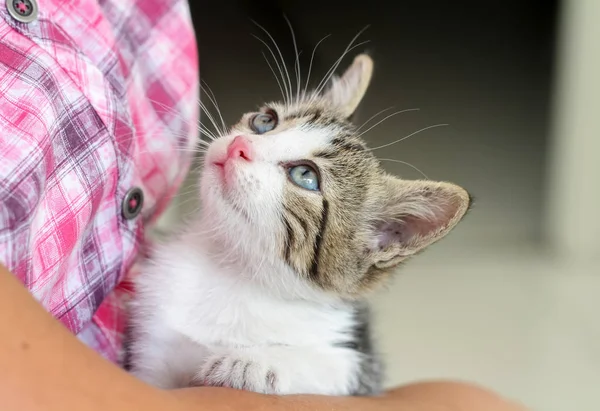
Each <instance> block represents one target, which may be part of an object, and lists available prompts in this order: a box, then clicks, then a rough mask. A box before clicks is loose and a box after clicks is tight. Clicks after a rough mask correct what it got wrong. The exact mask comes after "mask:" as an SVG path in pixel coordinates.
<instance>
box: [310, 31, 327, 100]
mask: <svg viewBox="0 0 600 411" xmlns="http://www.w3.org/2000/svg"><path fill="white" fill-rule="evenodd" d="M329 36H331V34H328V35H326V36H325V37H323V38H322V39H321V40H319V42H318V43H317V45H316V46H315V48H314V49H313V51H312V54H311V56H310V64H309V65H308V76H307V77H306V85H305V86H304V92H303V95H304V96H306V91H307V90H308V86H309V83H310V73H311V71H312V65H313V61H314V59H315V53H316V52H317V48H318V47H319V45H320V44H321V43H322V42H324V41H325V40H326V39H327V38H328V37H329Z"/></svg>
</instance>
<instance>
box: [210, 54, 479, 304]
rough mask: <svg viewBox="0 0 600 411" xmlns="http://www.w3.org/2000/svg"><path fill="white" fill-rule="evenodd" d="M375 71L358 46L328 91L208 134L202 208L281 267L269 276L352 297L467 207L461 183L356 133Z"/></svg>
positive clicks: (236, 243) (251, 251) (252, 256)
mask: <svg viewBox="0 0 600 411" xmlns="http://www.w3.org/2000/svg"><path fill="white" fill-rule="evenodd" d="M372 71H373V62H372V60H371V58H370V57H368V56H366V55H360V56H358V57H356V59H355V60H354V62H353V64H352V65H351V66H350V68H348V69H347V71H346V72H345V73H344V74H343V76H342V77H341V78H334V80H333V82H332V84H331V87H329V89H328V90H327V91H325V92H324V93H321V94H319V95H317V94H312V95H310V96H308V97H304V98H303V99H301V101H299V102H296V103H293V104H288V105H284V104H281V103H272V104H267V105H265V106H264V107H262V108H261V109H260V110H259V111H258V112H254V113H248V114H245V115H244V116H243V117H242V119H241V120H240V122H239V123H238V124H236V125H235V126H234V127H233V128H232V129H231V131H230V132H229V133H228V135H225V136H222V137H220V138H219V139H217V140H216V141H215V142H213V143H212V144H211V145H210V147H209V149H208V152H207V155H206V159H205V166H204V172H203V177H202V184H201V187H202V201H203V205H204V213H205V216H207V218H209V219H210V221H211V222H212V224H214V225H215V228H214V229H216V230H217V231H219V234H220V236H221V237H220V238H221V239H225V240H226V241H225V243H226V244H227V247H229V248H230V249H232V250H231V252H233V253H241V254H242V255H245V257H247V258H248V259H249V260H252V261H257V260H260V261H262V262H268V263H270V266H274V265H275V266H277V265H278V264H279V267H283V268H284V269H283V270H281V271H283V272H278V273H277V274H273V273H270V274H268V275H270V276H273V275H279V276H283V277H285V276H287V275H289V276H293V277H294V279H293V280H292V279H291V278H287V280H289V281H291V282H296V280H297V279H301V282H302V283H304V284H310V285H311V287H312V288H315V289H318V290H324V291H328V292H333V293H335V294H337V295H342V296H344V297H353V296H359V295H362V294H363V293H365V292H367V291H368V290H370V289H372V288H374V286H376V285H378V284H380V283H382V282H383V281H384V280H385V279H386V278H387V277H388V276H389V275H390V273H391V272H392V271H393V269H394V268H396V267H397V266H398V265H399V264H400V263H401V262H402V261H403V260H405V259H406V258H408V257H410V256H412V255H414V254H416V253H418V252H419V251H421V250H422V249H423V248H425V247H427V246H428V245H430V244H432V243H434V242H435V241H437V240H439V239H441V238H442V237H444V236H445V235H446V234H448V232H449V231H450V230H451V229H452V228H453V227H454V226H455V225H456V224H457V223H458V222H459V221H460V220H461V219H462V217H463V216H464V214H465V212H466V211H467V208H468V207H469V202H470V199H469V195H468V193H467V192H466V191H465V190H464V189H462V188H460V187H458V186H456V185H454V184H450V183H444V182H432V181H407V180H402V179H400V178H397V177H394V176H392V175H389V174H387V173H385V172H384V171H383V169H382V168H381V166H380V164H379V162H378V160H377V159H376V157H375V156H374V154H373V152H372V151H370V150H369V149H368V148H367V145H366V144H365V142H364V141H363V140H362V139H361V138H360V137H359V136H358V134H359V133H358V132H357V130H356V128H355V126H354V125H353V124H352V123H351V122H350V121H349V117H351V115H352V114H353V113H354V111H355V109H356V108H357V106H358V104H359V103H360V100H361V99H362V97H363V96H364V94H365V92H366V90H367V87H368V85H369V82H370V79H371V74H372ZM217 227H219V228H217ZM261 264H262V263H261ZM254 266H255V269H256V270H257V273H256V275H257V276H258V277H260V276H261V272H260V271H261V268H260V266H257V264H254ZM263 280H264V278H263ZM271 280H273V281H276V282H278V283H279V284H281V283H285V282H286V278H277V279H273V278H272V279H271Z"/></svg>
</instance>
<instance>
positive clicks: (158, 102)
mask: <svg viewBox="0 0 600 411" xmlns="http://www.w3.org/2000/svg"><path fill="white" fill-rule="evenodd" d="M148 101H150V102H151V103H154V104H157V105H159V106H160V107H162V108H163V109H164V110H165V111H163V113H167V114H172V115H173V116H175V117H176V118H178V119H179V120H181V121H182V122H184V123H185V124H187V125H189V126H191V127H194V128H196V129H197V130H198V131H201V130H199V129H198V125H197V124H192V122H191V121H189V120H188V119H186V118H184V117H183V115H181V114H180V113H179V112H177V111H176V110H175V109H174V108H173V107H169V106H167V105H166V104H164V103H161V102H160V101H158V100H154V99H152V98H148Z"/></svg>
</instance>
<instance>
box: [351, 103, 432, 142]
mask: <svg viewBox="0 0 600 411" xmlns="http://www.w3.org/2000/svg"><path fill="white" fill-rule="evenodd" d="M419 110H420V109H418V108H407V109H406V110H400V111H395V112H393V113H392V114H389V115H387V116H385V117H384V118H382V119H381V120H379V121H378V122H377V123H375V124H373V125H372V126H371V127H369V128H368V129H366V130H365V131H363V132H362V133H360V134H359V135H358V137H361V136H362V135H363V134H366V133H368V132H369V131H371V130H373V129H374V128H375V127H377V126H378V125H380V124H381V123H383V122H384V121H386V120H387V119H389V118H391V117H394V116H396V115H398V114H402V113H406V112H408V111H419ZM370 120H371V119H369V120H367V121H366V122H365V124H366V123H367V122H369V121H370ZM363 126H364V124H363ZM361 127H362V126H361Z"/></svg>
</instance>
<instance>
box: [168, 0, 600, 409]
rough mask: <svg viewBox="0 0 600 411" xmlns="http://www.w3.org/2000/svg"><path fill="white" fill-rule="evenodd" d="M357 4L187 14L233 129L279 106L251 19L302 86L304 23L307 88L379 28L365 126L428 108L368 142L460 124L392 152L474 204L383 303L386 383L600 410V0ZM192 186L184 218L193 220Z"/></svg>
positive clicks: (198, 7) (228, 6)
mask: <svg viewBox="0 0 600 411" xmlns="http://www.w3.org/2000/svg"><path fill="white" fill-rule="evenodd" d="M356 4H358V5H359V7H358V6H352V5H351V4H350V2H342V1H328V0H321V1H315V0H303V1H293V2H292V1H275V0H273V1H266V0H263V1H260V2H259V1H254V2H253V1H233V0H221V1H219V2H199V1H190V6H191V8H192V12H193V18H194V22H195V24H196V27H197V33H198V42H199V48H200V67H201V77H202V79H203V80H204V81H205V82H206V83H207V84H208V85H209V86H210V88H211V89H212V91H213V92H214V94H215V95H216V98H217V100H218V102H219V104H220V107H221V112H222V114H223V117H224V118H225V121H226V123H228V124H232V123H234V122H236V121H237V120H238V119H239V117H240V116H241V114H242V113H244V112H247V111H251V110H253V109H254V108H256V107H257V106H258V105H260V104H261V103H263V102H264V101H268V100H276V99H279V96H280V91H279V88H278V85H277V82H276V80H275V78H274V76H273V74H272V72H271V70H270V68H269V66H268V65H267V63H266V62H265V59H264V57H263V53H264V54H265V55H267V56H269V57H270V54H269V51H268V49H267V48H266V47H265V45H264V44H262V43H261V42H260V41H259V40H257V39H256V38H255V37H254V36H258V37H260V38H261V39H262V40H263V41H265V42H267V43H269V44H271V43H270V40H269V38H268V36H267V35H266V34H265V32H263V31H262V30H261V29H260V28H258V27H257V26H256V25H254V24H253V23H252V21H251V20H252V19H253V20H255V21H256V22H257V23H259V24H260V25H262V26H263V27H264V28H265V29H266V30H267V31H268V32H269V33H270V34H271V35H272V36H273V38H274V39H275V41H276V42H277V45H278V46H279V48H280V49H281V52H282V54H283V56H284V58H285V60H286V62H287V64H288V68H289V70H292V71H291V73H292V75H294V73H293V64H294V62H295V52H294V48H293V42H292V37H291V33H290V30H289V28H288V26H287V24H286V22H285V20H284V18H283V16H284V15H286V16H287V17H288V18H289V20H290V22H291V24H292V26H293V28H294V32H295V36H296V41H297V44H298V48H299V49H300V50H301V51H302V52H301V55H300V67H301V72H302V73H303V79H304V80H306V73H307V72H308V68H309V63H310V56H311V53H312V51H313V48H314V47H315V45H316V44H317V43H318V42H319V41H320V40H321V39H323V38H324V37H325V36H327V35H330V37H328V38H327V39H326V40H324V41H323V42H322V43H321V44H320V46H319V48H318V49H317V50H316V52H315V54H314V61H313V64H312V73H311V78H312V79H313V80H314V82H313V84H316V83H318V81H319V80H320V79H321V78H322V77H323V76H324V74H325V73H326V72H327V70H328V69H329V68H330V67H331V65H332V64H334V62H335V60H336V59H337V58H338V57H339V56H340V55H341V54H342V52H343V50H344V48H345V47H346V46H347V44H348V43H349V42H350V40H351V39H352V38H353V37H354V36H355V35H356V34H357V33H358V32H359V31H360V30H361V29H363V28H365V27H366V26H367V25H370V26H369V28H368V29H367V30H366V31H365V32H364V33H363V34H362V35H361V36H360V38H359V40H358V41H359V42H360V41H363V40H368V41H369V42H368V43H367V44H365V45H363V46H361V47H359V48H357V49H356V50H355V52H351V53H350V54H349V55H348V56H347V57H346V58H345V59H344V60H343V62H342V64H341V66H340V69H339V71H341V70H343V69H344V68H345V67H346V66H347V64H349V63H350V62H351V60H352V58H353V57H354V55H355V54H357V53H359V52H361V51H367V52H369V53H370V54H371V55H372V56H373V58H374V60H375V75H374V78H373V81H372V83H371V87H370V89H369V91H368V93H367V95H366V98H365V100H363V103H362V105H361V107H360V109H359V111H358V113H357V116H356V122H357V123H359V124H362V123H364V122H365V121H367V120H369V119H370V118H372V117H373V116H375V115H377V114H378V113H379V112H381V111H382V110H385V109H388V110H387V111H385V112H383V113H381V114H379V115H377V116H376V117H374V118H373V119H371V120H370V122H369V123H368V124H367V125H365V127H364V129H367V128H369V127H371V126H372V125H375V124H376V123H378V122H379V121H380V120H383V119H384V118H385V117H386V116H387V115H389V114H391V113H393V112H394V111H398V110H405V109H412V108H419V109H420V110H419V111H411V112H407V113H403V114H399V115H396V116H393V117H390V118H388V119H387V120H385V121H383V122H382V123H380V124H378V125H377V126H376V127H373V128H372V129H371V130H370V131H369V132H368V133H367V134H366V135H365V136H366V139H367V141H368V143H369V144H370V145H371V146H372V147H377V146H380V145H383V144H387V143H391V142H393V141H395V140H398V139H400V138H402V137H405V136H408V135H410V134H412V133H414V132H416V131H418V130H421V129H423V128H424V127H428V126H432V125H436V124H442V123H447V124H449V126H447V127H439V128H432V129H428V130H425V131H423V132H420V133H417V134H414V135H413V136H411V137H410V138H407V139H406V140H404V141H402V142H399V143H396V144H393V145H390V146H389V147H386V148H383V149H380V150H378V151H377V153H378V155H379V157H381V158H382V159H385V160H383V164H384V166H385V167H386V169H388V170H389V171H390V172H392V173H394V174H398V175H400V176H402V177H404V178H407V179H414V178H423V174H424V175H426V176H427V177H428V178H430V179H435V180H449V181H453V182H455V183H457V184H460V185H462V186H463V187H465V188H467V189H468V190H469V191H470V192H471V193H472V194H473V195H474V196H475V198H476V204H475V207H474V209H473V211H472V212H471V213H470V215H469V216H468V217H467V218H466V219H465V220H464V221H463V223H461V225H459V227H458V228H457V229H456V230H455V231H454V232H453V234H452V235H450V236H449V237H448V238H447V239H446V240H444V241H442V242H440V243H439V244H437V245H435V246H433V247H432V248H431V250H430V251H428V252H426V253H425V254H423V255H422V256H419V257H418V258H415V259H414V260H413V261H412V262H411V263H410V264H408V265H406V266H405V267H403V268H402V271H401V272H399V273H398V276H397V278H396V279H395V281H394V283H393V284H392V285H391V287H390V288H389V289H387V290H384V291H382V292H380V293H378V294H377V295H376V296H374V298H373V300H374V305H375V310H376V323H377V338H378V339H379V340H380V344H381V350H382V352H383V354H384V356H385V358H386V361H387V363H388V383H389V385H396V384H401V383H405V382H409V381H414V380H416V379H431V378H458V379H463V380H468V381H473V382H477V383H480V384H483V385H486V386H488V387H491V388H493V389H496V390H498V391H500V392H501V393H503V394H505V395H507V396H510V397H512V398H514V399H517V400H520V401H522V402H523V403H524V404H526V405H528V406H530V407H531V408H532V409H535V410H538V409H539V410H567V409H577V410H578V411H584V410H598V409H600V399H599V398H597V397H598V396H597V395H596V392H595V391H596V387H597V386H598V384H600V320H597V318H596V315H595V314H596V313H599V312H600V297H598V293H599V291H600V223H599V221H600V219H599V218H598V216H597V215H596V214H595V212H597V210H598V208H599V207H600V195H599V192H600V184H599V183H598V178H599V177H600V165H598V164H600V163H598V161H597V157H598V154H600V143H599V139H600V133H599V131H600V126H599V125H598V123H597V121H596V116H597V114H600V112H599V111H598V109H599V108H600V102H599V101H598V98H599V97H598V96H600V80H599V76H598V73H600V57H599V54H600V46H598V42H597V39H600V28H599V27H600V26H599V25H598V24H597V21H598V20H599V19H600V1H598V0H571V1H555V0H545V1H531V0H505V1H503V2H481V1H454V2H449V1H446V0H439V1H433V0H428V1H415V0H413V1H398V2H394V3H392V2H384V1H375V0H372V1H369V2H360V3H356ZM253 35H254V36H253ZM271 47H273V46H272V44H271ZM271 64H273V63H271ZM204 103H205V104H207V105H208V104H209V101H208V99H204ZM204 123H205V124H208V121H207V120H206V119H205V121H204ZM593 157H596V158H593ZM405 163H409V165H407V164H405ZM417 169H418V170H417ZM195 178H197V177H196V176H195V175H193V174H192V175H191V177H190V179H189V182H188V184H189V187H185V188H184V189H183V190H182V191H183V192H185V193H187V194H186V195H182V196H181V198H180V199H179V201H178V202H177V203H176V204H175V206H174V209H173V210H174V211H173V214H171V216H172V218H177V217H178V216H181V215H185V214H186V213H188V212H190V210H193V209H194V208H195V206H196V205H195V204H194V202H195V199H196V198H197V197H196V194H195V193H194V191H193V185H194V184H193V183H194V179H195Z"/></svg>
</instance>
